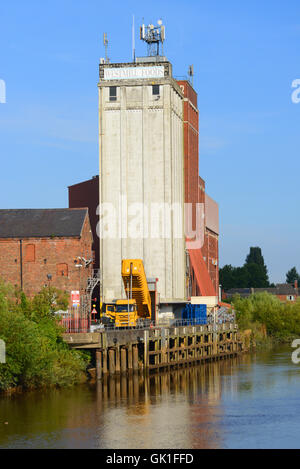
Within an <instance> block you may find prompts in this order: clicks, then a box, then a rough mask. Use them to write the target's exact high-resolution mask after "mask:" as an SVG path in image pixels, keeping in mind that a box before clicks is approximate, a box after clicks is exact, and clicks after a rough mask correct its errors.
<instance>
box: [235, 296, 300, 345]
mask: <svg viewBox="0 0 300 469" xmlns="http://www.w3.org/2000/svg"><path fill="white" fill-rule="evenodd" d="M231 305H232V308H233V309H234V310H235V312H236V320H237V324H238V326H239V330H240V333H241V334H242V336H245V340H246V341H248V342H249V347H250V349H253V348H255V349H265V348H272V347H277V346H280V345H284V344H291V343H292V341H293V340H294V339H296V338H299V337H300V300H298V301H296V302H295V303H282V302H281V301H279V300H278V298H276V297H274V296H273V295H270V294H269V293H267V292H263V293H258V294H253V295H251V296H249V297H248V298H241V297H240V296H239V295H237V296H235V297H234V298H233V299H232V303H231Z"/></svg>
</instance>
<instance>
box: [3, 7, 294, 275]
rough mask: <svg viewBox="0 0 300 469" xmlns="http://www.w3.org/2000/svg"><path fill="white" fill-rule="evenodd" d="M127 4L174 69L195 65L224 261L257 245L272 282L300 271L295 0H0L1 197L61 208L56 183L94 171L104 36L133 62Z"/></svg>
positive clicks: (205, 162) (203, 151) (205, 173)
mask: <svg viewBox="0 0 300 469" xmlns="http://www.w3.org/2000/svg"><path fill="white" fill-rule="evenodd" d="M132 14H134V15H135V18H136V25H137V26H138V25H139V24H140V23H141V22H142V18H144V19H145V22H146V23H149V22H156V20H157V19H158V18H160V17H161V18H162V19H163V21H164V24H165V25H166V35H167V40H166V43H165V53H166V55H167V57H168V58H169V60H170V61H171V62H172V63H173V72H174V75H175V76H183V75H186V72H187V69H188V66H189V65H190V64H194V70H195V78H194V87H195V89H196V90H197V92H198V100H199V101H198V104H199V110H200V175H201V176H202V177H203V178H204V179H205V180H206V187H207V192H208V193H209V194H210V196H211V197H213V198H214V199H215V200H217V201H218V202H219V206H220V228H221V235H220V260H221V265H224V264H225V263H231V264H233V265H241V264H242V263H243V262H244V260H245V257H246V254H247V252H248V250H249V246H261V248H262V250H263V254H264V257H265V261H266V263H267V266H268V268H269V273H270V278H271V280H272V281H275V282H277V281H278V282H280V281H284V280H285V273H286V271H287V270H288V269H289V268H290V267H292V266H294V265H296V266H297V268H298V270H299V271H300V259H299V242H298V239H299V238H298V234H299V229H300V220H299V217H298V207H299V192H300V190H299V185H300V181H299V179H300V178H299V169H300V159H299V133H300V132H299V130H300V129H299V124H300V103H299V104H298V105H297V104H293V103H292V101H291V93H292V87H291V84H292V81H293V80H295V79H297V78H300V47H299V43H300V3H299V2H298V1H297V0H289V2H288V3H284V2H282V0H264V1H263V2H261V1H258V0H254V1H253V0H252V1H250V0H248V1H246V2H240V1H232V0H228V1H227V2H224V1H222V0H219V1H214V0H210V1H208V0H206V1H191V0H189V1H186V2H182V1H180V2H179V1H177V0H175V1H174V0H172V1H160V2H158V1H152V2H147V3H146V2H141V1H126V2H121V1H119V0H115V1H114V2H103V1H99V0H98V1H95V0H86V1H83V0H82V1H81V0H80V1H79V0H72V1H71V0H59V1H58V0H51V1H48V0H46V1H44V2H40V1H37V0H36V1H33V0H27V1H26V2H24V1H21V0H18V1H17V0H12V1H11V2H4V1H3V2H2V3H1V18H0V21H1V27H0V46H1V47H0V79H3V80H5V82H6V86H7V103H6V104H0V156H1V175H0V207H1V208H36V207H45V208H47V207H65V206H67V186H68V185H71V184H74V183H76V182H79V181H81V180H84V179H88V178H90V177H92V176H93V175H95V174H97V173H98V141H97V129H98V122H97V81H98V63H99V58H100V57H102V56H103V55H104V51H103V46H102V34H103V32H104V31H105V32H107V33H108V37H109V41H110V45H109V56H110V58H111V60H112V61H113V62H118V61H127V60H131V24H132ZM136 36H137V38H136V48H137V55H145V47H144V45H143V44H142V43H140V41H139V39H138V32H137V33H136Z"/></svg>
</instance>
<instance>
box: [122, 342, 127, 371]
mask: <svg viewBox="0 0 300 469" xmlns="http://www.w3.org/2000/svg"><path fill="white" fill-rule="evenodd" d="M126 372H127V359H126V348H125V347H122V348H121V373H122V374H125V373H126Z"/></svg>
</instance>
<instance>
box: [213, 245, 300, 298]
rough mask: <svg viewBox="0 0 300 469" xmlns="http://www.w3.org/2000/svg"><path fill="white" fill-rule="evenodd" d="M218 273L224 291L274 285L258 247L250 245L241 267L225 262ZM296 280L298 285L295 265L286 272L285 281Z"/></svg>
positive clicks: (298, 277)
mask: <svg viewBox="0 0 300 469" xmlns="http://www.w3.org/2000/svg"><path fill="white" fill-rule="evenodd" d="M219 274H220V285H221V286H222V289H223V290H224V291H225V292H226V291H228V290H230V289H231V288H268V287H274V286H275V285H274V284H273V283H270V281H269V275H268V269H267V266H266V264H265V261H264V257H263V255H262V250H261V248H260V247H250V251H249V254H248V255H247V257H246V260H245V263H244V265H243V266H242V267H233V266H232V265H231V264H226V265H224V267H223V268H222V269H220V272H219ZM296 280H297V281H298V282H299V286H300V276H299V274H298V272H297V269H296V267H292V268H291V269H290V270H289V271H288V272H287V273H286V283H291V284H294V283H295V281H296Z"/></svg>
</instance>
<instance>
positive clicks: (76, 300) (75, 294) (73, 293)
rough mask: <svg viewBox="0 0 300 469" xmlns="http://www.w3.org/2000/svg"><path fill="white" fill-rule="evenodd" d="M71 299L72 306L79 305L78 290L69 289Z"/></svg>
mask: <svg viewBox="0 0 300 469" xmlns="http://www.w3.org/2000/svg"><path fill="white" fill-rule="evenodd" d="M71 300H72V305H73V306H79V305H80V292H79V291H78V290H75V291H71Z"/></svg>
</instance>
